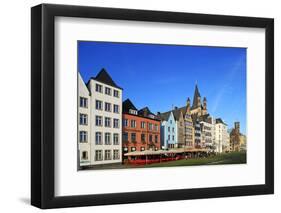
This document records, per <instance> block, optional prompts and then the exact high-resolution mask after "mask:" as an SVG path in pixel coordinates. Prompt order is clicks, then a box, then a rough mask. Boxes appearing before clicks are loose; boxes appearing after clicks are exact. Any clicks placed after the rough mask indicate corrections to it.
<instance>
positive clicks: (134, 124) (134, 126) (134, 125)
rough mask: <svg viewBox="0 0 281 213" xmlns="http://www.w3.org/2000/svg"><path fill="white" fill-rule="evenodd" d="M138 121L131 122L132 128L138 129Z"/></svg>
mask: <svg viewBox="0 0 281 213" xmlns="http://www.w3.org/2000/svg"><path fill="white" fill-rule="evenodd" d="M136 126H137V125H136V121H135V120H131V127H132V128H136Z"/></svg>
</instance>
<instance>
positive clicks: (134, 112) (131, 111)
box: [129, 109, 138, 115]
mask: <svg viewBox="0 0 281 213" xmlns="http://www.w3.org/2000/svg"><path fill="white" fill-rule="evenodd" d="M129 113H130V114H134V115H137V114H138V111H137V110H133V109H130V110H129Z"/></svg>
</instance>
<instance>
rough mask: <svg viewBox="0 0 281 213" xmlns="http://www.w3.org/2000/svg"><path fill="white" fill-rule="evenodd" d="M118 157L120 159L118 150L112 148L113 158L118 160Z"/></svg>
mask: <svg viewBox="0 0 281 213" xmlns="http://www.w3.org/2000/svg"><path fill="white" fill-rule="evenodd" d="M118 159H120V155H119V150H118V149H114V150H113V160H118Z"/></svg>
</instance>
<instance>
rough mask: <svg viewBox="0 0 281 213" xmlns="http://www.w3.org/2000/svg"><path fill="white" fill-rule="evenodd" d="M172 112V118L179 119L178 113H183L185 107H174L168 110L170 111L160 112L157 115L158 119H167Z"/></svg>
mask: <svg viewBox="0 0 281 213" xmlns="http://www.w3.org/2000/svg"><path fill="white" fill-rule="evenodd" d="M171 112H172V113H173V115H174V118H175V120H176V121H178V120H179V118H180V114H181V113H182V114H183V115H184V114H185V112H186V107H181V108H176V109H174V110H170V111H167V112H163V113H160V114H158V115H157V117H158V118H159V119H160V120H166V121H167V120H168V118H169V116H170V113H171Z"/></svg>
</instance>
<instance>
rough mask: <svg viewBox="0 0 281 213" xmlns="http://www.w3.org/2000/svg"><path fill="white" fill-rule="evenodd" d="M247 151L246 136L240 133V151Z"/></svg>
mask: <svg viewBox="0 0 281 213" xmlns="http://www.w3.org/2000/svg"><path fill="white" fill-rule="evenodd" d="M246 150H247V139H246V136H245V135H243V134H241V133H240V151H246Z"/></svg>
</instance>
